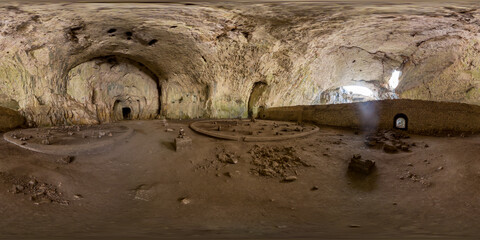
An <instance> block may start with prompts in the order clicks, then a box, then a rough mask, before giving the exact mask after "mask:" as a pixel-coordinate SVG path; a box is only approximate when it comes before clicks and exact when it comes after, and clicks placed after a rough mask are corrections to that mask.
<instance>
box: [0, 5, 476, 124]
mask: <svg viewBox="0 0 480 240" xmlns="http://www.w3.org/2000/svg"><path fill="white" fill-rule="evenodd" d="M479 5H480V4H479V3H476V2H470V3H463V4H462V3H456V4H447V3H441V4H440V3H416V4H410V3H403V4H388V5H382V4H380V3H378V4H377V5H366V4H365V3H361V4H356V3H349V4H338V3H333V2H330V3H329V2H325V3H298V2H297V3H295V2H292V3H269V4H260V3H259V4H241V3H201V4H200V3H199V4H193V5H191V4H188V5H184V4H148V3H141V4H140V3H136V4H134V3H123V4H120V3H116V4H108V3H65V4H58V3H44V4H28V5H27V4H16V3H11V2H10V3H0V106H5V107H9V108H12V109H16V110H19V111H20V112H21V114H22V115H24V116H25V117H26V119H27V121H28V123H29V125H58V124H72V123H99V122H108V121H114V120H116V119H118V118H119V113H118V111H117V110H115V109H116V108H115V106H114V105H115V101H114V100H113V99H116V97H118V96H120V95H123V96H133V97H132V98H131V99H132V102H135V101H137V100H139V101H140V102H141V103H140V105H138V106H137V108H138V109H137V110H135V111H136V112H137V113H138V116H137V117H138V118H151V117H153V115H154V113H155V111H157V112H159V113H160V114H162V115H165V116H166V117H168V118H182V119H184V118H224V117H247V116H248V112H249V102H251V98H250V95H251V94H252V92H254V91H252V90H253V87H254V85H255V83H258V82H262V83H264V84H265V87H264V89H262V92H261V94H257V95H259V96H257V95H256V96H254V98H255V99H254V100H255V103H254V104H253V105H254V107H255V109H257V108H258V107H265V108H269V107H277V106H292V105H305V104H306V105H310V104H322V103H327V102H325V101H324V102H322V93H323V96H325V95H328V94H327V93H328V92H332V91H333V92H334V91H336V89H339V88H340V87H342V86H346V85H360V86H365V87H368V88H370V89H372V90H373V91H374V92H375V93H377V94H378V96H379V98H380V99H384V98H389V97H388V96H390V95H391V94H392V92H390V89H388V79H389V78H390V76H391V74H392V71H393V70H395V69H397V70H401V71H402V75H401V78H400V85H399V86H398V87H397V89H395V93H396V94H397V95H398V96H399V97H400V98H411V99H425V100H442V101H454V102H467V103H471V104H480V85H479V84H480V82H479V81H480V60H479V59H480V58H479V55H480V48H479V47H478V41H479V39H480V37H479V30H480V10H477V9H479V8H478V7H479ZM109 56H114V57H115V58H121V59H124V60H125V61H126V62H128V63H129V64H127V65H128V67H122V68H123V70H122V71H117V70H116V68H115V67H113V68H111V70H108V69H107V68H105V69H104V68H101V70H98V69H95V64H93V63H94V61H95V60H96V59H101V58H107V57H109ZM127 65H126V66H127ZM105 66H106V65H105ZM79 70H81V71H80V72H81V73H78V71H79ZM121 72H124V73H126V72H129V74H130V75H129V74H127V75H126V77H125V78H126V79H121V80H120V79H119V80H118V82H117V83H113V82H115V79H114V78H123V77H119V76H120V75H119V74H120V73H121ZM85 73H88V74H87V75H85ZM147 73H148V74H147ZM75 74H76V75H75ZM142 74H144V75H142ZM92 76H100V78H101V79H105V77H107V78H108V80H107V81H108V82H111V83H112V84H115V85H116V87H115V89H116V90H119V91H120V89H124V90H125V89H126V88H125V86H127V85H128V86H133V85H131V84H133V82H135V83H136V84H137V83H138V84H140V85H138V86H137V87H139V88H141V89H142V90H139V91H136V90H135V91H133V90H132V91H130V90H128V91H127V90H125V91H126V92H124V93H120V92H115V91H114V92H110V93H111V94H113V95H115V97H114V96H113V95H111V94H110V95H109V93H108V91H107V93H105V92H102V91H99V92H98V93H99V95H97V96H95V97H94V98H92V96H91V94H92V91H91V90H92V89H98V88H100V87H103V85H102V84H97V85H95V84H94V85H95V86H93V85H91V86H86V85H85V84H86V82H95V81H97V80H95V81H89V80H88V79H86V78H89V77H92ZM117 76H118V77H117ZM128 76H135V77H131V78H129V77H128ZM72 78H74V79H77V80H73V82H72ZM78 79H83V80H82V81H83V83H81V82H82V81H80V80H78ZM147 79H153V80H152V81H147ZM76 81H77V82H76ZM140 82H141V83H140ZM74 83H76V84H77V85H79V86H78V87H77V85H75V84H74ZM97 83H98V82H97ZM69 84H70V85H75V89H77V88H78V91H82V92H81V93H74V92H72V88H70V87H69ZM82 84H84V85H83V86H82ZM122 86H123V87H122ZM147 88H148V89H147ZM131 89H133V88H131ZM155 92H156V93H155ZM103 93H105V94H103ZM155 94H157V95H155ZM141 95H143V96H141ZM155 96H157V98H159V100H158V101H154V100H153V98H154V97H155ZM112 101H113V105H112ZM120 101H122V100H121V99H120ZM123 101H124V102H125V100H123ZM128 104H130V105H132V104H131V102H129V103H128ZM132 109H133V107H132ZM140 110H142V111H144V112H142V113H140Z"/></svg>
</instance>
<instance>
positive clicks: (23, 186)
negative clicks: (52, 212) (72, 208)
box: [0, 172, 69, 205]
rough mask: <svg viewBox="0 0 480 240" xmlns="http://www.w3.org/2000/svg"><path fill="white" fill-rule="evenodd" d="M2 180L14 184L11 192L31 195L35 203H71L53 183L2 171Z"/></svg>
mask: <svg viewBox="0 0 480 240" xmlns="http://www.w3.org/2000/svg"><path fill="white" fill-rule="evenodd" d="M0 181H2V182H3V183H5V184H12V189H11V190H10V191H9V192H11V193H13V194H20V193H23V194H24V195H30V200H31V201H33V202H34V204H41V203H52V202H54V203H59V204H62V205H68V204H69V201H68V200H65V199H64V198H63V197H62V193H60V192H58V190H57V188H55V187H54V186H53V185H51V184H47V183H43V182H38V181H37V180H36V179H35V178H32V177H26V176H21V177H17V176H14V175H11V174H9V173H6V172H0Z"/></svg>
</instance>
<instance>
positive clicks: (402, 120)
mask: <svg viewBox="0 0 480 240" xmlns="http://www.w3.org/2000/svg"><path fill="white" fill-rule="evenodd" d="M393 127H394V128H396V129H401V130H407V127H408V118H407V116H406V115H405V114H402V113H400V114H397V115H396V116H395V117H394V118H393Z"/></svg>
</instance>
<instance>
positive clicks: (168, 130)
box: [165, 128, 174, 132]
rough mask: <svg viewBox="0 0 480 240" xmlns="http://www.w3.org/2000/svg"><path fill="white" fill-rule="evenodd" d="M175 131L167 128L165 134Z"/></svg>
mask: <svg viewBox="0 0 480 240" xmlns="http://www.w3.org/2000/svg"><path fill="white" fill-rule="evenodd" d="M173 131H174V130H173V129H172V128H167V129H165V132H173Z"/></svg>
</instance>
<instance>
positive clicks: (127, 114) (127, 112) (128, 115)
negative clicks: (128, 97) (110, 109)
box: [122, 107, 132, 120]
mask: <svg viewBox="0 0 480 240" xmlns="http://www.w3.org/2000/svg"><path fill="white" fill-rule="evenodd" d="M122 116H123V120H131V119H132V109H131V108H129V107H122Z"/></svg>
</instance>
